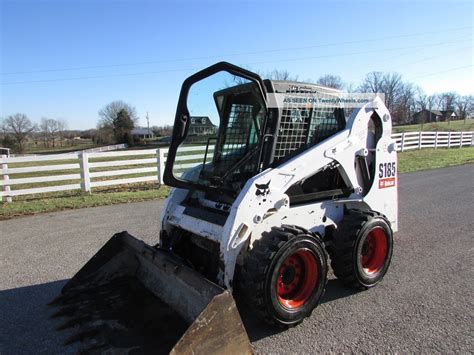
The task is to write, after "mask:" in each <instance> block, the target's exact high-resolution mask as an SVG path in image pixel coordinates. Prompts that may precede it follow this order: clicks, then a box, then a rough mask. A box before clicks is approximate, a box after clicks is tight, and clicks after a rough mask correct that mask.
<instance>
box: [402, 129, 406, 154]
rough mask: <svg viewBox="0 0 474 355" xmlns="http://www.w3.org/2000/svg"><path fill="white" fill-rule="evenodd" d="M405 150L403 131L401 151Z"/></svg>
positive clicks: (403, 134)
mask: <svg viewBox="0 0 474 355" xmlns="http://www.w3.org/2000/svg"><path fill="white" fill-rule="evenodd" d="M404 150H405V132H403V133H402V152H403V151H404Z"/></svg>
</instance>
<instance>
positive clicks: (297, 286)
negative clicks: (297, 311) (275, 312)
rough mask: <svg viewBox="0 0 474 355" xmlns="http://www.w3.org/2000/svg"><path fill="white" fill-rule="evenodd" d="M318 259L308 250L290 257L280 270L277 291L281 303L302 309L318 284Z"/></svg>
mask: <svg viewBox="0 0 474 355" xmlns="http://www.w3.org/2000/svg"><path fill="white" fill-rule="evenodd" d="M317 270H318V266H317V263H316V258H315V257H314V255H313V254H312V253H311V252H310V251H309V250H307V249H301V250H298V251H296V252H295V253H293V254H292V255H290V256H288V257H287V258H286V259H285V260H284V261H283V263H282V265H281V267H280V269H279V275H278V279H277V285H276V291H277V296H278V300H279V301H280V303H281V304H282V305H283V306H285V307H287V308H290V309H294V308H298V307H301V306H302V305H304V304H305V303H306V301H307V300H308V299H309V297H310V296H311V294H312V292H313V290H314V288H315V287H316V284H317V279H318V274H317Z"/></svg>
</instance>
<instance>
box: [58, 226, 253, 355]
mask: <svg viewBox="0 0 474 355" xmlns="http://www.w3.org/2000/svg"><path fill="white" fill-rule="evenodd" d="M51 305H53V306H55V307H58V308H59V309H58V310H57V312H56V313H54V314H53V317H64V318H65V321H64V322H63V323H62V324H61V325H59V326H58V330H63V329H66V328H72V330H73V335H72V336H70V337H69V338H68V339H67V340H66V344H72V343H76V342H78V343H79V344H80V348H81V351H83V352H87V353H121V354H122V353H134V354H140V353H153V354H168V353H172V354H217V353H219V354H223V353H225V354H235V353H239V354H248V353H252V350H251V347H250V342H249V339H248V336H247V333H246V332H245V329H244V327H243V324H242V320H241V318H240V315H239V313H238V311H237V308H236V305H235V301H234V299H233V297H232V295H231V294H230V292H228V291H226V290H224V289H222V288H221V287H219V286H217V285H216V284H214V283H212V282H210V281H209V280H207V279H206V278H204V277H203V276H202V275H200V274H199V273H197V272H196V271H194V270H192V269H191V268H189V267H187V266H185V265H183V264H182V263H180V262H179V261H177V260H175V259H174V258H173V257H172V256H170V255H169V254H167V253H166V252H164V251H162V250H159V249H156V248H154V247H151V246H149V245H147V244H145V243H143V242H142V241H140V240H138V239H136V238H134V237H133V236H131V235H130V234H128V233H127V232H122V233H118V234H115V235H114V236H113V237H112V238H111V239H110V240H109V241H108V242H107V243H106V244H105V245H104V246H103V247H102V248H101V249H100V250H99V252H97V254H96V255H94V256H93V257H92V259H91V260H89V262H87V264H86V265H84V267H83V268H82V269H81V270H79V272H78V273H77V274H76V275H75V276H74V277H73V278H72V279H71V280H69V282H68V283H67V284H66V285H65V286H64V287H63V289H62V291H61V294H60V295H59V296H58V297H57V298H56V299H54V300H53V301H52V302H51Z"/></svg>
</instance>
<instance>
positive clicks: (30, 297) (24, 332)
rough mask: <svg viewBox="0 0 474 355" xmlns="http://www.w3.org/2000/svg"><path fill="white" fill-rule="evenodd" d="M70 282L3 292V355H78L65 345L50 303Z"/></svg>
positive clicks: (0, 319) (0, 345) (0, 346)
mask: <svg viewBox="0 0 474 355" xmlns="http://www.w3.org/2000/svg"><path fill="white" fill-rule="evenodd" d="M66 282H67V280H61V281H54V282H48V283H44V284H39V285H33V286H25V287H19V288H14V289H10V290H2V291H0V354H38V353H48V354H51V353H56V354H59V353H62V354H64V353H75V352H76V351H77V349H75V348H74V347H69V348H65V347H64V346H63V342H64V340H65V339H66V338H67V334H64V333H63V334H61V333H59V332H57V331H56V330H55V327H56V326H57V323H56V322H54V321H53V320H51V319H50V316H51V314H52V309H51V307H49V306H48V305H47V304H48V303H49V302H50V301H51V300H52V299H53V298H54V297H56V296H57V295H58V294H59V292H60V290H61V288H62V287H63V286H64V284H65V283H66Z"/></svg>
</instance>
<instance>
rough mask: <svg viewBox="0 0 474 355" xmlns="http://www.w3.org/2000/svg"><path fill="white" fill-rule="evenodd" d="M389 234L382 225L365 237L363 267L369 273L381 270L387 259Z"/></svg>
mask: <svg viewBox="0 0 474 355" xmlns="http://www.w3.org/2000/svg"><path fill="white" fill-rule="evenodd" d="M387 255H388V241H387V234H386V233H385V231H384V230H383V228H381V227H376V228H374V229H372V230H371V231H370V232H369V234H367V236H366V237H365V240H364V242H363V244H362V251H361V253H360V263H361V265H362V269H363V270H364V272H365V273H366V274H368V275H372V274H375V273H377V272H379V271H380V270H381V269H382V268H383V266H384V264H385V260H386V259H387Z"/></svg>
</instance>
